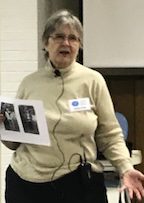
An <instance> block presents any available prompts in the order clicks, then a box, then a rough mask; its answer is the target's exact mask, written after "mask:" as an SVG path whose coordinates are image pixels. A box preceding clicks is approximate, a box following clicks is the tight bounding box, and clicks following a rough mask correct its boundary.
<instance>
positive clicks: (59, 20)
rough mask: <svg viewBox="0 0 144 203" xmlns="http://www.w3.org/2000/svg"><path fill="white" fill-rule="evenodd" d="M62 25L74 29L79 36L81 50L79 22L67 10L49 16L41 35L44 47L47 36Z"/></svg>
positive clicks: (81, 34)
mask: <svg viewBox="0 0 144 203" xmlns="http://www.w3.org/2000/svg"><path fill="white" fill-rule="evenodd" d="M63 24H68V25H70V26H72V27H74V28H75V29H76V31H77V32H78V34H79V38H80V44H81V48H82V41H83V28H82V24H81V22H80V20H79V19H78V18H77V17H76V16H75V15H73V14H72V13H71V12H70V11H68V10H59V11H57V12H56V13H54V14H53V15H52V16H50V18H49V19H48V21H47V23H46V25H45V29H44V32H43V35H42V41H43V43H44V45H46V44H47V42H48V39H49V36H50V35H51V34H52V33H53V32H54V31H55V30H56V28H57V27H58V26H60V25H63Z"/></svg>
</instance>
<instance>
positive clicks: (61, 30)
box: [54, 23, 79, 35]
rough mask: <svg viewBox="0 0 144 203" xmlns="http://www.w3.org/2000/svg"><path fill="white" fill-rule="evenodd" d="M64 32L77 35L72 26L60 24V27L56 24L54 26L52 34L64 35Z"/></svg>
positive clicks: (74, 27)
mask: <svg viewBox="0 0 144 203" xmlns="http://www.w3.org/2000/svg"><path fill="white" fill-rule="evenodd" d="M65 31H68V32H69V33H71V34H76V35H79V33H78V30H77V29H76V26H75V25H74V24H70V23H62V24H61V25H59V24H57V25H56V26H55V30H54V33H64V32H65Z"/></svg>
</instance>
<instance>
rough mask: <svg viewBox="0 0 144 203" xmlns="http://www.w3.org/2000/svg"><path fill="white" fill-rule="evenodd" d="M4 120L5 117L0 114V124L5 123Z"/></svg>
mask: <svg viewBox="0 0 144 203" xmlns="http://www.w3.org/2000/svg"><path fill="white" fill-rule="evenodd" d="M4 120H5V116H4V115H3V114H2V113H0V123H1V122H3V121H4Z"/></svg>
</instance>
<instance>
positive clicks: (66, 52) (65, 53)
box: [59, 50, 70, 56]
mask: <svg viewBox="0 0 144 203" xmlns="http://www.w3.org/2000/svg"><path fill="white" fill-rule="evenodd" d="M59 53H60V54H61V55H63V56H67V55H68V54H70V52H69V51H67V50H62V51H60V52H59Z"/></svg>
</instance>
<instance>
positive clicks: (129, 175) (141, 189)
mask: <svg viewBox="0 0 144 203" xmlns="http://www.w3.org/2000/svg"><path fill="white" fill-rule="evenodd" d="M122 183H123V186H122V188H121V189H120V190H121V191H123V190H124V189H127V190H128V192H129V195H130V198H131V199H132V198H133V197H134V195H135V196H136V197H137V199H138V200H140V201H141V200H142V198H144V186H143V183H144V175H143V174H142V173H141V172H140V171H138V170H136V169H131V170H129V171H127V172H125V173H124V174H123V177H122Z"/></svg>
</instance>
